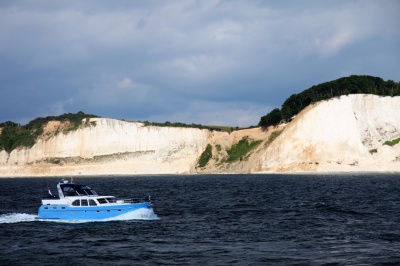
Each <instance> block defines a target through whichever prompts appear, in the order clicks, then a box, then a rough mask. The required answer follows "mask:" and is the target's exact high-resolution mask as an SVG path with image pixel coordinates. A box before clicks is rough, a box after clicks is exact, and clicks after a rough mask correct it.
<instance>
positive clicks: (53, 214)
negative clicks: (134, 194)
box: [37, 202, 151, 220]
mask: <svg viewBox="0 0 400 266" xmlns="http://www.w3.org/2000/svg"><path fill="white" fill-rule="evenodd" d="M142 208H144V209H151V205H150V203H149V202H142V203H132V204H113V205H107V206H55V205H44V206H41V207H40V208H39V211H38V217H37V219H49V220H104V219H108V218H114V217H117V216H120V215H123V214H126V213H129V212H132V211H135V210H138V209H142Z"/></svg>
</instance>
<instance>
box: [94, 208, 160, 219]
mask: <svg viewBox="0 0 400 266" xmlns="http://www.w3.org/2000/svg"><path fill="white" fill-rule="evenodd" d="M158 219H159V218H158V216H157V214H155V213H154V211H153V210H152V209H145V208H141V209H138V210H134V211H131V212H128V213H125V214H121V215H118V216H115V217H112V218H107V219H104V220H102V221H128V220H158Z"/></svg>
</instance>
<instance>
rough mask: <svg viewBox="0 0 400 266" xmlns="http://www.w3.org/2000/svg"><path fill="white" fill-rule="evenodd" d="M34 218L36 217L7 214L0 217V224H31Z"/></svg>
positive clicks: (23, 214)
mask: <svg viewBox="0 0 400 266" xmlns="http://www.w3.org/2000/svg"><path fill="white" fill-rule="evenodd" d="M36 217H37V215H35V214H28V213H7V214H2V215H0V224H13V223H22V222H33V221H35V220H36Z"/></svg>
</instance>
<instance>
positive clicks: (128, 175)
mask: <svg viewBox="0 0 400 266" xmlns="http://www.w3.org/2000/svg"><path fill="white" fill-rule="evenodd" d="M205 175H215V176H219V175H310V176H324V175H336V176H349V175H400V171H322V172H306V171H305V172H253V173H179V174H171V173H166V174H120V173H119V174H87V175H85V174H74V175H10V176H3V175H1V176H0V180H1V179H3V178H4V179H10V178H79V177H82V178H106V177H132V178H134V177H139V176H140V177H143V176H149V177H150V176H165V177H168V176H205Z"/></svg>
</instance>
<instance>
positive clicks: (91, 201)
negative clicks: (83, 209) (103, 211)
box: [89, 199, 97, 206]
mask: <svg viewBox="0 0 400 266" xmlns="http://www.w3.org/2000/svg"><path fill="white" fill-rule="evenodd" d="M89 205H90V206H96V205H97V203H96V202H95V201H94V200H92V199H91V200H89Z"/></svg>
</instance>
